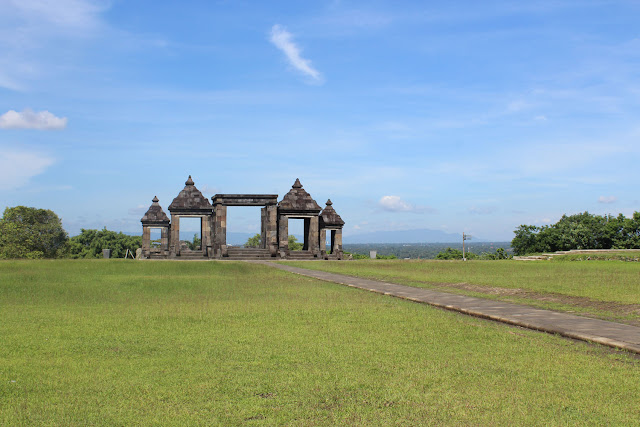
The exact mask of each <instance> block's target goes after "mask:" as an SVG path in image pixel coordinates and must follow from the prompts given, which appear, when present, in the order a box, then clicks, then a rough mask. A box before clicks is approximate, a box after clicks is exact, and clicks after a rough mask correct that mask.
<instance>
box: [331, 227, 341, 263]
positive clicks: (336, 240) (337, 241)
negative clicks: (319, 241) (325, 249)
mask: <svg viewBox="0 0 640 427" xmlns="http://www.w3.org/2000/svg"><path fill="white" fill-rule="evenodd" d="M331 240H333V242H332V244H331V247H332V250H331V251H332V253H335V254H336V255H337V256H338V259H342V257H343V255H344V253H343V251H342V228H339V229H337V230H336V231H335V235H333V233H332V239H331Z"/></svg>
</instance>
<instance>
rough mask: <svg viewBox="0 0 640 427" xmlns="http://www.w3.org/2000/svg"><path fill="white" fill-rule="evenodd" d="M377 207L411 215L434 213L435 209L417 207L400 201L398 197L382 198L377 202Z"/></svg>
mask: <svg viewBox="0 0 640 427" xmlns="http://www.w3.org/2000/svg"><path fill="white" fill-rule="evenodd" d="M378 206H379V207H380V208H381V209H382V210H385V211H389V212H411V213H435V211H436V210H435V209H434V208H432V207H429V206H418V205H414V204H412V203H409V202H406V201H404V200H402V199H401V198H400V197H399V196H382V198H381V199H380V200H379V201H378Z"/></svg>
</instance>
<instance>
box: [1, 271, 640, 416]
mask: <svg viewBox="0 0 640 427" xmlns="http://www.w3.org/2000/svg"><path fill="white" fill-rule="evenodd" d="M306 264H313V265H318V266H320V265H330V264H328V263H315V264H314V263H306ZM372 264H376V265H378V264H379V263H377V262H375V263H372ZM436 264H439V263H436ZM471 264H472V263H469V265H471ZM495 264H502V263H500V262H496V263H495ZM331 265H333V264H331ZM340 265H345V266H351V267H350V268H354V269H357V268H362V267H359V266H358V263H341V264H340ZM380 265H385V264H380ZM388 268H389V269H391V267H388ZM464 268H467V267H464ZM525 268H527V267H525ZM385 274H387V273H385ZM0 319H1V320H2V321H1V322H0V338H1V341H2V345H1V346H0V425H20V424H38V425H40V424H44V425H47V424H49V425H87V424H98V425H113V424H117V425H124V424H163V425H165V424H169V425H184V424H196V425H197V424H203V425H204V424H206V425H211V424H213V425H216V424H219V425H240V424H249V425H252V424H265V425H273V424H292V425H335V424H348V425H352V424H353V425H389V424H401V425H402V424H404V425H417V424H491V425H513V424H520V425H522V424H527V425H529V424H537V425H542V424H545V425H546V424H551V425H554V424H555V425H566V424H569V423H575V424H581V425H583V424H586V425H590V424H591V425H601V424H609V425H616V424H617V425H630V424H634V423H637V421H638V420H639V419H640V408H639V407H638V405H637V402H638V401H640V387H639V386H638V384H640V360H639V359H638V358H633V357H631V356H629V355H628V354H626V353H624V352H616V351H611V350H608V349H606V348H603V347H600V346H596V345H588V344H584V343H580V342H574V341H570V340H566V339H561V338H558V337H555V336H551V335H547V334H543V333H538V332H533V331H528V330H522V329H518V328H514V327H509V326H505V325H502V324H497V323H494V322H489V321H484V320H480V319H475V318H472V317H468V316H463V315H459V314H457V313H452V312H448V311H444V310H438V309H435V308H432V307H430V306H426V305H421V304H415V303H411V302H408V301H404V300H400V299H395V298H390V297H385V296H383V295H378V294H373V293H368V292H362V291H358V290H354V289H350V288H347V287H344V286H340V285H335V284H331V283H326V282H322V281H317V280H313V279H309V278H305V277H300V276H296V275H291V274H288V273H285V272H281V271H277V270H275V269H271V268H269V267H264V266H260V265H255V264H248V263H235V262H134V261H122V260H92V261H80V260H68V261H20V262H19V261H11V262H0Z"/></svg>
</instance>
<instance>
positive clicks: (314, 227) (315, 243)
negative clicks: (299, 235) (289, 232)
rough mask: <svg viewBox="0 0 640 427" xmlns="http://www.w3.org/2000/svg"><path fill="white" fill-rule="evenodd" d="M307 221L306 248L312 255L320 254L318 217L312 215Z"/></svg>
mask: <svg viewBox="0 0 640 427" xmlns="http://www.w3.org/2000/svg"><path fill="white" fill-rule="evenodd" d="M308 221H309V230H308V231H307V235H306V237H305V239H306V240H307V242H308V245H309V246H308V248H307V249H308V250H309V251H311V253H313V254H314V255H316V256H318V255H319V254H320V217H318V216H312V217H311V218H308ZM306 223H307V220H306V219H305V224H306ZM305 228H307V227H305Z"/></svg>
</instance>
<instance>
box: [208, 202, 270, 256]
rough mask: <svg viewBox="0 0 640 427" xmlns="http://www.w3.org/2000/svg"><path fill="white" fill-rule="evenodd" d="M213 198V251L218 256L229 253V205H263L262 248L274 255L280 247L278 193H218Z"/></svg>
mask: <svg viewBox="0 0 640 427" xmlns="http://www.w3.org/2000/svg"><path fill="white" fill-rule="evenodd" d="M212 200H213V224H214V226H213V236H214V237H213V253H214V255H215V257H216V258H222V257H226V256H228V255H229V251H228V246H227V206H262V207H263V208H262V209H261V221H260V222H261V224H260V236H261V239H260V245H261V247H260V249H266V250H268V251H269V255H270V256H272V257H274V256H276V252H277V249H278V223H277V221H278V195H277V194H216V195H215V196H213V197H212Z"/></svg>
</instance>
